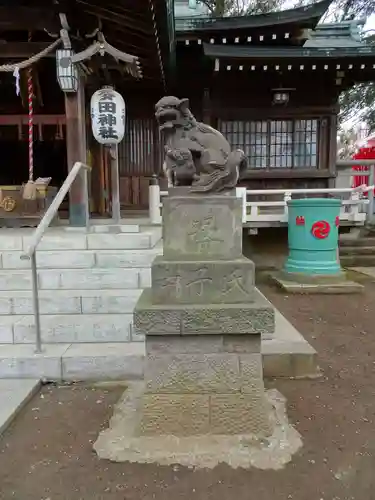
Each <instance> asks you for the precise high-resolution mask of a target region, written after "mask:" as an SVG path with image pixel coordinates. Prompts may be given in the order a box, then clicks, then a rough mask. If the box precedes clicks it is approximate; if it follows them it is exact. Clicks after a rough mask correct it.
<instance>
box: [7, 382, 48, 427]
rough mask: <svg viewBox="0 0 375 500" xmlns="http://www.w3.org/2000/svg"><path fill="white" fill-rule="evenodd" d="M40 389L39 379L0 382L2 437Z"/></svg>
mask: <svg viewBox="0 0 375 500" xmlns="http://www.w3.org/2000/svg"><path fill="white" fill-rule="evenodd" d="M39 387H40V381H39V380H38V379H2V380H0V435H1V434H2V433H3V432H4V430H5V429H6V428H7V427H8V425H9V424H10V423H11V421H12V420H13V419H14V418H15V416H16V415H17V413H18V412H19V411H20V410H21V409H22V408H23V406H24V405H25V404H26V403H27V402H28V401H29V399H30V398H31V397H32V396H33V395H34V394H35V393H36V392H37V391H38V389H39Z"/></svg>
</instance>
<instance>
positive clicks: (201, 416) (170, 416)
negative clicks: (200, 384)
mask: <svg viewBox="0 0 375 500" xmlns="http://www.w3.org/2000/svg"><path fill="white" fill-rule="evenodd" d="M209 422H210V412H209V396H208V395H195V394H194V395H193V394H145V395H144V397H143V408H142V418H141V424H140V433H141V434H143V435H155V434H156V435H158V434H171V435H174V436H193V435H197V434H208V432H209Z"/></svg>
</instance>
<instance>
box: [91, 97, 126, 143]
mask: <svg viewBox="0 0 375 500" xmlns="http://www.w3.org/2000/svg"><path fill="white" fill-rule="evenodd" d="M125 113H126V108H125V101H124V99H123V97H122V96H121V95H120V94H119V93H118V92H116V91H115V90H114V89H113V88H111V87H104V88H102V89H100V90H97V91H96V92H95V94H94V95H93V96H92V98H91V126H92V133H93V135H94V137H95V139H96V140H97V141H98V142H99V143H100V144H118V143H119V142H121V141H122V139H123V138H124V134H125Z"/></svg>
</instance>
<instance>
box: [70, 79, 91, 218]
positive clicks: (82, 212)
mask: <svg viewBox="0 0 375 500" xmlns="http://www.w3.org/2000/svg"><path fill="white" fill-rule="evenodd" d="M65 114H66V147H67V160H68V172H69V171H70V170H71V169H72V168H73V165H74V163H75V162H76V161H82V162H83V163H86V120H85V116H86V115H85V87H84V82H83V79H81V80H80V82H79V86H78V92H77V93H66V94H65ZM86 196H87V194H86V193H85V185H84V182H83V177H82V176H78V177H77V178H76V180H75V181H74V183H73V185H72V187H71V189H70V192H69V222H70V225H72V226H82V227H84V226H86V222H87V221H86V209H85V197H86Z"/></svg>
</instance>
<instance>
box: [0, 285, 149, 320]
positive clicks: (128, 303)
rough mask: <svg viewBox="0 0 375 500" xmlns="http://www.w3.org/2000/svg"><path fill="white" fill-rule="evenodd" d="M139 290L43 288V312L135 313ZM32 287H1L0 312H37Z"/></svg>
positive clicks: (22, 313) (40, 292)
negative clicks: (23, 288)
mask: <svg viewBox="0 0 375 500" xmlns="http://www.w3.org/2000/svg"><path fill="white" fill-rule="evenodd" d="M141 293H142V290H141V289H137V290H54V291H53V292H51V290H40V291H39V311H40V314H42V315H45V314H59V315H62V314H131V313H132V312H133V310H134V306H135V304H136V303H137V300H138V298H139V296H140V294H141ZM33 312H34V311H33V302H32V293H31V291H26V290H22V291H19V290H16V291H7V292H5V291H0V314H2V315H18V316H19V315H22V316H24V315H31V314H33Z"/></svg>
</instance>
